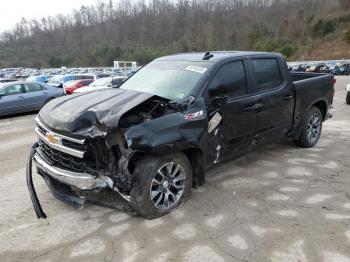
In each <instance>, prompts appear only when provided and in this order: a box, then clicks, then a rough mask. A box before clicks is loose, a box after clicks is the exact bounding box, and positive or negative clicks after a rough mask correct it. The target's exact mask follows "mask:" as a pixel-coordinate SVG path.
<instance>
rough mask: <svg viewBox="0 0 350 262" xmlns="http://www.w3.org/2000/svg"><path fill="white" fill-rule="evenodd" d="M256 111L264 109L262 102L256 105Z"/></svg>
mask: <svg viewBox="0 0 350 262" xmlns="http://www.w3.org/2000/svg"><path fill="white" fill-rule="evenodd" d="M255 106H256V110H258V109H261V108H263V107H264V104H263V103H262V102H259V103H257V104H256V105H255Z"/></svg>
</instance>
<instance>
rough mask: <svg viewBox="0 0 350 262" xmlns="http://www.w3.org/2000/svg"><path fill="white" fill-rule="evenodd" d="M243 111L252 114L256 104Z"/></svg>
mask: <svg viewBox="0 0 350 262" xmlns="http://www.w3.org/2000/svg"><path fill="white" fill-rule="evenodd" d="M244 110H245V111H249V112H253V111H255V110H256V104H255V105H252V106H248V107H245V108H244Z"/></svg>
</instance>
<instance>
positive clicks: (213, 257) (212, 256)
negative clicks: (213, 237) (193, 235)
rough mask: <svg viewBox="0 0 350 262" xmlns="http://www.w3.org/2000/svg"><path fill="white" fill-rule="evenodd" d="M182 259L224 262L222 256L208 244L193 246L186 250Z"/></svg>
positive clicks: (187, 261) (187, 260) (191, 261)
mask: <svg viewBox="0 0 350 262" xmlns="http://www.w3.org/2000/svg"><path fill="white" fill-rule="evenodd" d="M181 260H182V261H186V262H193V261H201V262H224V261H225V260H224V258H223V257H222V256H220V255H218V254H217V253H216V252H215V251H214V250H212V249H211V248H210V247H208V246H195V247H192V248H191V249H190V250H189V251H187V252H186V253H185V255H184V257H183V259H182V258H181Z"/></svg>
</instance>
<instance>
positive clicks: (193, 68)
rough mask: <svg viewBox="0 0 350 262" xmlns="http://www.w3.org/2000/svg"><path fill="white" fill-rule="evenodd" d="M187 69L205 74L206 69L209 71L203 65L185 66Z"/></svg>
mask: <svg viewBox="0 0 350 262" xmlns="http://www.w3.org/2000/svg"><path fill="white" fill-rule="evenodd" d="M185 70H187V71H192V72H196V73H200V74H204V73H205V71H207V68H205V67H201V66H195V65H189V66H187V67H186V68H185Z"/></svg>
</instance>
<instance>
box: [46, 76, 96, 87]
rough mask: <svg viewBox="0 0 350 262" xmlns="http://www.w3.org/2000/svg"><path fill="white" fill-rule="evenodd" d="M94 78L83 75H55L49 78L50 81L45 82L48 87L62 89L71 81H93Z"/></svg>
mask: <svg viewBox="0 0 350 262" xmlns="http://www.w3.org/2000/svg"><path fill="white" fill-rule="evenodd" d="M95 77H96V76H94V75H85V74H81V75H74V74H72V75H56V76H54V77H52V78H50V80H49V81H48V82H47V83H48V84H49V85H52V86H54V87H61V88H63V86H64V84H65V83H66V82H68V81H72V80H83V79H85V80H86V79H92V80H94V79H95Z"/></svg>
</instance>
